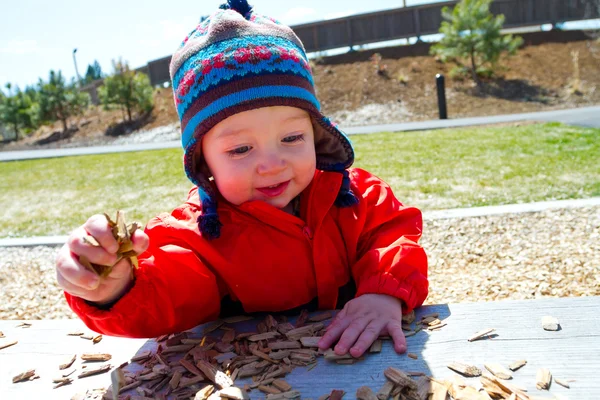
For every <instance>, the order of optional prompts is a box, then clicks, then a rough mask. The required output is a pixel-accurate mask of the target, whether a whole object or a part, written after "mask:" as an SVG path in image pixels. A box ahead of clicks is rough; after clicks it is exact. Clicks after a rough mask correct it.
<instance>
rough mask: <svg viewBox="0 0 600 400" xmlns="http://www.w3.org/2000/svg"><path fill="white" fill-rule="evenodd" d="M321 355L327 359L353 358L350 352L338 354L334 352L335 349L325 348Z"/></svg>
mask: <svg viewBox="0 0 600 400" xmlns="http://www.w3.org/2000/svg"><path fill="white" fill-rule="evenodd" d="M323 357H324V358H325V359H326V360H329V361H337V360H349V359H351V358H354V357H352V356H351V355H350V353H346V354H342V355H338V354H336V353H335V351H334V350H333V349H327V350H326V351H325V353H324V354H323Z"/></svg>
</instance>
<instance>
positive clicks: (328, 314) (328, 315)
mask: <svg viewBox="0 0 600 400" xmlns="http://www.w3.org/2000/svg"><path fill="white" fill-rule="evenodd" d="M331 317H332V314H331V311H326V312H323V313H320V314H317V315H314V316H312V317H309V318H308V320H309V321H310V322H322V321H325V320H328V319H330V318H331Z"/></svg>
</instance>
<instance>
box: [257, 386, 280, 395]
mask: <svg viewBox="0 0 600 400" xmlns="http://www.w3.org/2000/svg"><path fill="white" fill-rule="evenodd" d="M258 390H260V391H261V392H263V393H267V394H279V393H281V390H279V389H277V388H274V387H273V386H266V385H259V386H258Z"/></svg>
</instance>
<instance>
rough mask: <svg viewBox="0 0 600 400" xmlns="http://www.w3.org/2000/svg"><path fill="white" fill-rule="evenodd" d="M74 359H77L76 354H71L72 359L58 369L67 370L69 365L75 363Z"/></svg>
mask: <svg viewBox="0 0 600 400" xmlns="http://www.w3.org/2000/svg"><path fill="white" fill-rule="evenodd" d="M76 359H77V354H73V357H71V358H70V359H69V360H68V361H67V362H66V363H64V364H60V365H59V366H58V369H67V368H69V367H70V366H71V365H73V363H74V362H75V360H76Z"/></svg>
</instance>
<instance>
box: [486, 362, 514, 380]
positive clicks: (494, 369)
mask: <svg viewBox="0 0 600 400" xmlns="http://www.w3.org/2000/svg"><path fill="white" fill-rule="evenodd" d="M483 366H484V367H485V369H487V370H488V371H490V372H491V373H492V374H493V375H494V376H495V377H497V378H500V379H512V374H511V373H510V371H509V370H507V369H506V368H504V367H503V366H502V365H500V364H499V363H485V364H483Z"/></svg>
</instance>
